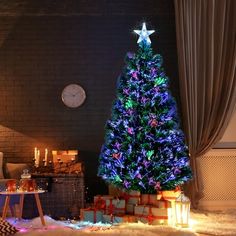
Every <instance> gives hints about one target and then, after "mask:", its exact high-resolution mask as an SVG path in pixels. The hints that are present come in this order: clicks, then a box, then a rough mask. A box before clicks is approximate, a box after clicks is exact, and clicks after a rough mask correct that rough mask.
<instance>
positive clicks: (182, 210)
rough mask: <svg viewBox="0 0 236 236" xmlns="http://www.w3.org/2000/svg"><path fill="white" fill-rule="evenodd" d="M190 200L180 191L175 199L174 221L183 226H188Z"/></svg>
mask: <svg viewBox="0 0 236 236" xmlns="http://www.w3.org/2000/svg"><path fill="white" fill-rule="evenodd" d="M189 216H190V200H189V198H188V197H186V196H185V195H184V193H181V194H180V195H179V197H178V198H177V199H176V201H175V223H176V226H180V227H183V228H187V227H189Z"/></svg>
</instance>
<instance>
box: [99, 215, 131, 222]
mask: <svg viewBox="0 0 236 236" xmlns="http://www.w3.org/2000/svg"><path fill="white" fill-rule="evenodd" d="M126 222H129V223H133V222H136V217H135V216H133V215H106V214H105V215H103V223H112V224H118V223H126Z"/></svg>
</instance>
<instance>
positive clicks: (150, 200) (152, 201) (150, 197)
mask: <svg viewBox="0 0 236 236" xmlns="http://www.w3.org/2000/svg"><path fill="white" fill-rule="evenodd" d="M140 204H141V205H153V206H158V200H157V194H141V198H140Z"/></svg>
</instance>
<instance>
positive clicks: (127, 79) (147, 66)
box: [98, 23, 191, 193]
mask: <svg viewBox="0 0 236 236" xmlns="http://www.w3.org/2000/svg"><path fill="white" fill-rule="evenodd" d="M153 32H154V30H147V29H146V25H145V23H143V27H142V30H135V33H137V34H138V35H139V39H138V45H139V49H138V51H137V53H136V54H134V53H127V56H126V60H125V62H126V66H125V68H124V70H123V72H122V74H121V75H120V77H119V79H118V86H117V97H116V100H115V101H114V104H113V107H112V114H111V118H110V119H109V120H108V121H107V123H106V136H105V143H104V145H103V147H102V150H101V154H100V157H99V163H100V164H99V169H98V175H99V176H100V177H102V178H103V179H104V180H105V181H106V182H107V183H110V184H112V185H114V186H116V187H118V188H122V189H126V190H139V191H141V193H156V192H157V191H160V190H173V189H175V188H176V187H177V186H179V185H182V184H183V183H184V182H186V181H188V180H189V179H190V178H191V169H190V166H189V155H188V148H187V146H186V144H185V140H184V134H183V132H182V130H181V129H180V121H179V118H178V115H177V106H176V102H175V100H174V98H173V97H172V95H171V92H170V91H169V85H168V77H167V76H166V74H165V72H164V69H163V68H162V57H161V55H159V54H156V55H154V54H153V51H152V48H151V41H150V38H149V35H150V34H152V33H153Z"/></svg>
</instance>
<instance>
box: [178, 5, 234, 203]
mask: <svg viewBox="0 0 236 236" xmlns="http://www.w3.org/2000/svg"><path fill="white" fill-rule="evenodd" d="M175 14H176V35H177V49H178V62H179V79H180V81H179V83H180V96H181V109H182V122H183V126H184V131H185V133H186V138H187V142H188V145H189V150H190V155H191V157H190V159H191V165H192V169H193V174H194V175H195V176H197V174H198V173H197V167H196V158H197V157H199V156H200V155H202V154H204V153H205V152H206V151H208V150H209V149H210V148H211V147H213V146H214V144H216V143H217V142H218V141H219V140H220V138H221V137H222V136H223V134H224V131H225V129H226V127H227V125H228V123H229V120H230V118H231V115H232V113H233V110H234V107H235V104H236V1H235V0H175ZM190 193H191V194H190V197H191V200H192V202H193V205H194V206H195V207H197V200H198V198H199V194H200V189H198V182H197V178H196V177H195V178H194V179H193V182H192V184H191V192H190Z"/></svg>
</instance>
